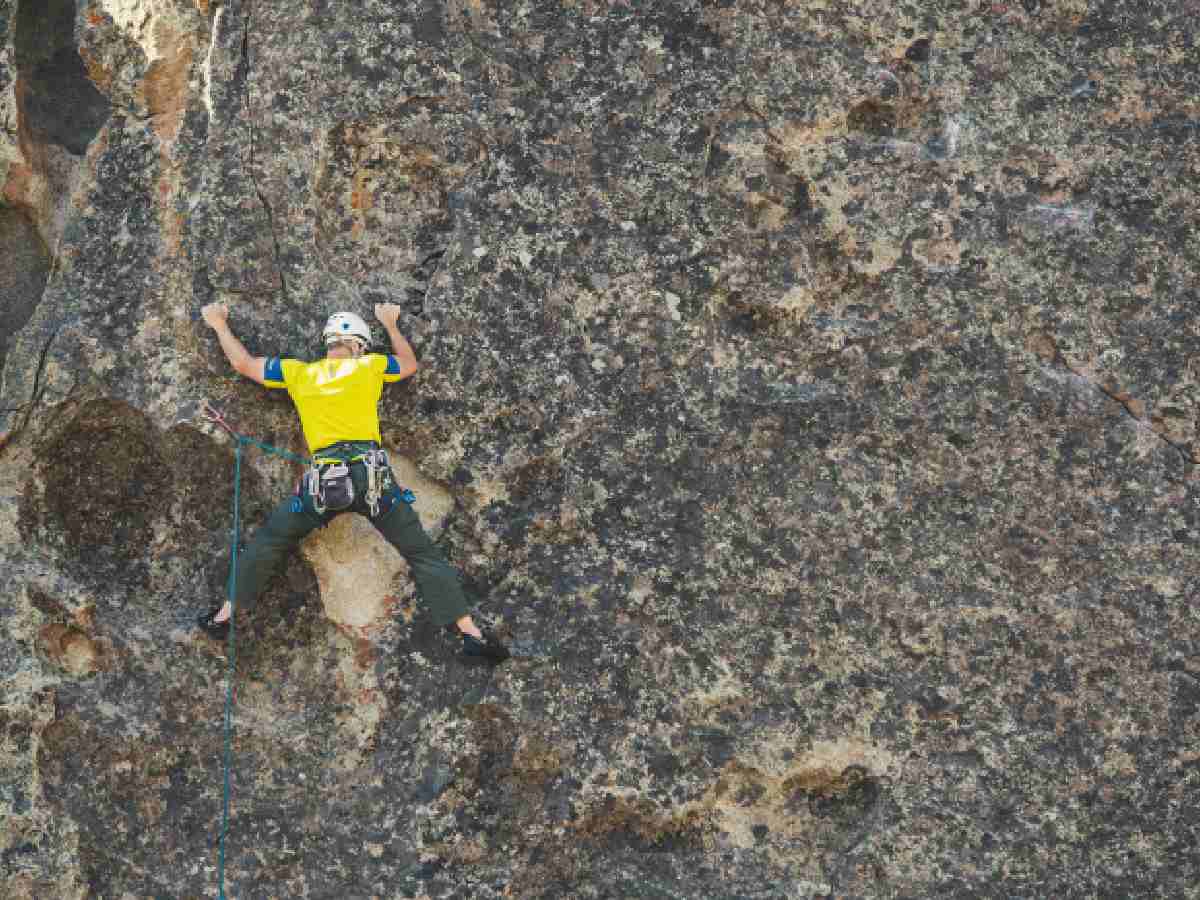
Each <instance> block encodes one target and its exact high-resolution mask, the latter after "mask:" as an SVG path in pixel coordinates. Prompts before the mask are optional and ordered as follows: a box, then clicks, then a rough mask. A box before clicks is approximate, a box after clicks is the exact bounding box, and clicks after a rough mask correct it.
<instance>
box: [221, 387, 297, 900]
mask: <svg viewBox="0 0 1200 900" xmlns="http://www.w3.org/2000/svg"><path fill="white" fill-rule="evenodd" d="M201 415H203V416H204V417H205V418H206V419H208V420H209V421H210V422H212V423H214V424H215V425H219V426H220V427H222V428H224V429H225V430H226V431H228V432H229V433H230V434H231V435H232V436H233V438H234V440H235V441H236V445H235V447H234V457H233V527H232V529H231V540H230V545H229V582H228V585H227V590H226V592H225V593H226V596H228V597H229V603H230V606H231V611H230V614H229V638H228V643H227V645H226V648H227V650H226V652H227V655H228V657H229V670H228V673H227V675H226V678H225V683H226V689H225V724H224V737H223V743H224V751H223V753H224V756H223V759H224V761H223V764H222V768H223V773H222V783H223V787H222V797H221V832H220V835H219V850H218V852H217V889H218V892H219V900H226V896H225V836H226V835H227V834H228V833H229V796H230V789H229V779H230V771H231V762H232V759H233V682H234V675H235V669H236V664H237V644H236V643H235V640H234V636H235V630H236V625H235V623H236V621H237V597H236V596H235V592H234V588H235V587H236V585H237V555H238V543H239V541H238V538H239V534H238V532H239V530H240V522H241V496H242V447H243V446H245V445H247V444H248V445H251V446H254V447H258V448H259V449H260V450H264V451H266V452H267V453H274V454H275V455H276V456H282V457H284V458H285V459H290V460H292V461H293V462H298V463H304V464H307V463H308V460H307V459H304V458H303V457H300V456H297V455H296V454H294V453H292V452H290V451H288V450H281V449H280V448H278V447H272V446H271V445H270V444H264V443H262V442H260V441H256V440H254V439H253V438H250V437H246V436H245V435H244V434H238V433H237V432H236V431H234V430H233V428H232V426H230V424H229V423H228V422H226V421H225V417H224V416H222V415H221V414H220V413H219V412H218V411H217V410H216V409H214V408H213V407H212V406H211V405H210V404H209V402H208V401H207V400H205V401H204V406H203V407H202V409H201Z"/></svg>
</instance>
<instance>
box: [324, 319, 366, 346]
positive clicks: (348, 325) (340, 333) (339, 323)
mask: <svg viewBox="0 0 1200 900" xmlns="http://www.w3.org/2000/svg"><path fill="white" fill-rule="evenodd" d="M321 337H323V338H324V339H325V345H326V346H329V345H330V344H336V343H337V342H338V341H344V340H346V339H347V338H355V339H357V340H359V341H361V342H362V345H363V347H362V349H364V350H365V349H366V348H367V347H370V346H371V329H370V328H369V327H368V326H367V323H366V322H364V321H363V320H362V317H360V316H357V315H355V314H354V313H352V312H336V313H334V314H333V315H332V316H330V317H329V321H327V322H326V323H325V330H324V331H322V332H321Z"/></svg>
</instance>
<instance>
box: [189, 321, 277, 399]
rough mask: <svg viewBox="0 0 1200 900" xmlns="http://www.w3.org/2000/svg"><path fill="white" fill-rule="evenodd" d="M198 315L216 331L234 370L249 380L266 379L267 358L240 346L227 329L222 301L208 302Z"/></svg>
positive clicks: (240, 343)
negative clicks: (252, 354) (253, 353)
mask: <svg viewBox="0 0 1200 900" xmlns="http://www.w3.org/2000/svg"><path fill="white" fill-rule="evenodd" d="M200 315H201V316H203V317H204V323H205V324H206V325H208V327H209V328H211V329H212V330H213V331H215V332H216V334H217V340H218V341H220V342H221V349H222V350H224V351H225V358H226V359H228V360H229V364H230V365H231V366H233V368H234V370H235V371H236V372H238V373H239V374H241V375H245V376H246V377H247V378H249V379H250V380H251V381H255V382H257V383H258V384H262V383H263V382H264V381H265V380H266V375H265V371H266V364H267V358H266V357H265V356H251V355H250V352H249V351H248V350H247V349H246V348H245V347H244V346H242V342H241V341H239V340H238V339H237V337H236V336H235V335H234V333H233V332H232V331H230V330H229V321H228V319H229V308H228V307H227V306H226V305H225V304H224V303H210V304H208V305H207V306H205V307H204V308H203V309H201V310H200Z"/></svg>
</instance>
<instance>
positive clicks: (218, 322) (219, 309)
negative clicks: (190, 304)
mask: <svg viewBox="0 0 1200 900" xmlns="http://www.w3.org/2000/svg"><path fill="white" fill-rule="evenodd" d="M200 315H201V317H202V318H203V319H204V324H205V325H207V326H208V327H209V328H211V329H213V330H214V331H215V330H216V329H218V328H220V327H221V326H222V325H224V324H225V323H226V320H228V318H229V307H228V306H226V305H225V304H224V303H210V304H208V305H207V306H205V307H202V308H201V310H200Z"/></svg>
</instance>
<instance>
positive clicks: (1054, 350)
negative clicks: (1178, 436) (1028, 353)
mask: <svg viewBox="0 0 1200 900" xmlns="http://www.w3.org/2000/svg"><path fill="white" fill-rule="evenodd" d="M1031 344H1032V349H1033V351H1034V352H1035V353H1036V354H1037V355H1038V356H1039V357H1041V359H1042V360H1043V361H1045V362H1046V363H1049V364H1050V365H1053V366H1058V367H1060V368H1063V369H1066V370H1067V371H1068V372H1070V373H1071V374H1072V375H1074V376H1075V377H1076V378H1081V379H1083V380H1084V381H1086V382H1087V383H1088V384H1089V385H1091V386H1092V387H1093V388H1094V389H1095V390H1097V391H1099V392H1100V393H1101V394H1103V395H1104V396H1105V397H1107V398H1108V399H1110V400H1112V401H1113V402H1115V403H1117V404H1119V405H1120V407H1121V408H1122V409H1123V410H1125V413H1126V415H1128V416H1129V417H1130V418H1131V419H1133V420H1134V421H1135V422H1137V423H1138V425H1141V426H1143V427H1145V428H1148V429H1150V431H1151V432H1152V433H1153V434H1154V435H1155V436H1156V437H1157V438H1158V439H1159V440H1160V441H1162V442H1163V443H1164V444H1166V445H1167V446H1168V447H1170V448H1171V449H1172V450H1174V451H1175V452H1176V453H1178V454H1179V456H1180V457H1181V458H1182V459H1183V461H1184V463H1185V464H1187V465H1190V466H1194V465H1197V464H1200V452H1197V451H1193V450H1192V448H1191V447H1190V446H1188V445H1187V444H1184V443H1183V442H1181V441H1176V440H1173V439H1172V438H1171V437H1170V436H1168V435H1167V434H1164V433H1163V430H1162V429H1161V428H1158V427H1156V426H1155V425H1154V423H1153V422H1150V421H1147V420H1146V418H1145V416H1144V415H1143V414H1144V412H1145V409H1144V404H1143V403H1142V401H1140V400H1138V399H1137V398H1136V397H1134V396H1133V395H1132V394H1130V393H1129V392H1128V391H1123V390H1121V389H1120V388H1119V387H1110V386H1109V385H1106V384H1104V383H1103V382H1100V381H1098V380H1096V379H1095V378H1094V377H1092V376H1091V375H1090V374H1089V373H1088V372H1086V371H1085V370H1083V369H1080V368H1079V367H1078V366H1073V365H1071V361H1070V360H1069V359H1067V357H1066V355H1065V354H1064V353H1063V352H1062V350H1061V349H1060V348H1059V346H1058V342H1057V341H1055V340H1054V337H1053V336H1052V335H1049V334H1040V335H1037V336H1036V337H1034V339H1033V340H1032V342H1031Z"/></svg>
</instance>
